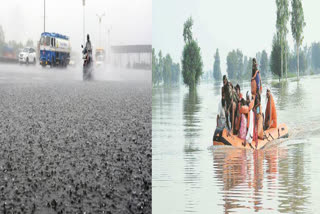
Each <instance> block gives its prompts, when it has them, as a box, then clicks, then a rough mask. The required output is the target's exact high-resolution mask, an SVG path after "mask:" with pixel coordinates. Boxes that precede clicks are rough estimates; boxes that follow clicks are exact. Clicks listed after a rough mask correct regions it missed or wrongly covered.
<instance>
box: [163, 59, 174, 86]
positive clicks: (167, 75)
mask: <svg viewBox="0 0 320 214" xmlns="http://www.w3.org/2000/svg"><path fill="white" fill-rule="evenodd" d="M171 66H172V59H171V57H170V55H169V54H167V55H166V57H165V58H164V62H163V82H164V84H165V85H170V84H171Z"/></svg>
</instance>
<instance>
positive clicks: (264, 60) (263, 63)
mask: <svg viewBox="0 0 320 214" xmlns="http://www.w3.org/2000/svg"><path fill="white" fill-rule="evenodd" d="M267 72H268V54H267V52H266V51H265V50H263V51H262V53H261V59H260V74H261V76H262V77H265V76H266V75H267Z"/></svg>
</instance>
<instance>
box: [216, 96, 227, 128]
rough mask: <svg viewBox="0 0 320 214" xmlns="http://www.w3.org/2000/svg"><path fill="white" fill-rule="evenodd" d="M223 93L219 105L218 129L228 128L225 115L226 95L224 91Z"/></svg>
mask: <svg viewBox="0 0 320 214" xmlns="http://www.w3.org/2000/svg"><path fill="white" fill-rule="evenodd" d="M221 92H222V95H221V96H222V97H221V100H220V102H219V104H218V115H217V127H219V128H221V129H223V128H225V127H226V114H225V107H226V104H225V98H224V93H223V90H221Z"/></svg>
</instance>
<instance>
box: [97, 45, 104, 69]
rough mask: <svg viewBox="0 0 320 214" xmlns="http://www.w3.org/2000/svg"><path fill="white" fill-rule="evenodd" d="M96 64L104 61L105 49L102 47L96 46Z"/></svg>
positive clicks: (98, 64)
mask: <svg viewBox="0 0 320 214" xmlns="http://www.w3.org/2000/svg"><path fill="white" fill-rule="evenodd" d="M95 58H96V66H101V65H102V64H103V63H104V61H105V51H104V49H103V48H97V49H96V54H95Z"/></svg>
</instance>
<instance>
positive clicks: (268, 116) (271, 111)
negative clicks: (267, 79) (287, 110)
mask: <svg viewBox="0 0 320 214" xmlns="http://www.w3.org/2000/svg"><path fill="white" fill-rule="evenodd" d="M267 99H268V102H267V106H266V113H265V120H264V130H267V129H269V128H277V111H276V105H275V104H274V100H273V97H272V94H271V92H270V89H269V88H268V89H267Z"/></svg>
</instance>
